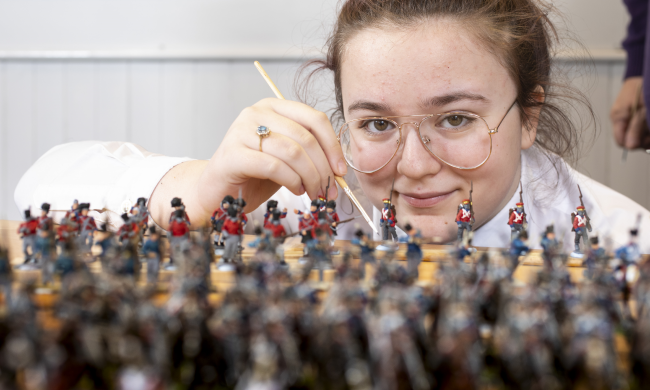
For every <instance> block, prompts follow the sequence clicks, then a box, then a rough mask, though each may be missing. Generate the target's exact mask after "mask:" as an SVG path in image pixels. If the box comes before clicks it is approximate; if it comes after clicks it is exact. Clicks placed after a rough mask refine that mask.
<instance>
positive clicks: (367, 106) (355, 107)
mask: <svg viewBox="0 0 650 390" xmlns="http://www.w3.org/2000/svg"><path fill="white" fill-rule="evenodd" d="M359 110H367V111H375V112H389V111H390V107H389V106H388V105H387V104H384V103H375V102H370V101H367V100H357V101H356V102H354V103H352V104H350V105H349V106H348V112H352V111H359Z"/></svg>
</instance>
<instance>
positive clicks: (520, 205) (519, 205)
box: [516, 202, 524, 207]
mask: <svg viewBox="0 0 650 390" xmlns="http://www.w3.org/2000/svg"><path fill="white" fill-rule="evenodd" d="M516 206H517V207H524V204H523V203H522V202H519V203H517V204H516Z"/></svg>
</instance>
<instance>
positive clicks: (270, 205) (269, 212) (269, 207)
mask: <svg viewBox="0 0 650 390" xmlns="http://www.w3.org/2000/svg"><path fill="white" fill-rule="evenodd" d="M277 208H278V201H277V200H273V199H271V200H269V201H268V202H266V213H265V214H264V226H266V224H267V223H269V221H270V220H271V218H273V215H274V214H273V213H274V212H275V210H277ZM286 217H287V209H286V208H284V209H283V210H282V212H281V213H280V218H281V219H284V218H286Z"/></svg>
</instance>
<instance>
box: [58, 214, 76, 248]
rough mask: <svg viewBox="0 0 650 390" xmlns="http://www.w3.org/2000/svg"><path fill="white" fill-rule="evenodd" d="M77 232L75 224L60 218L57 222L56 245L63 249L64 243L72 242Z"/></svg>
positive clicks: (65, 218)
mask: <svg viewBox="0 0 650 390" xmlns="http://www.w3.org/2000/svg"><path fill="white" fill-rule="evenodd" d="M75 218H76V217H75ZM77 231H78V229H77V223H76V222H74V221H72V220H70V219H68V218H67V217H63V218H61V221H59V227H58V228H57V229H56V237H57V245H59V246H60V247H61V248H63V245H64V244H65V243H66V242H68V241H71V240H73V239H74V238H75V237H76V236H77Z"/></svg>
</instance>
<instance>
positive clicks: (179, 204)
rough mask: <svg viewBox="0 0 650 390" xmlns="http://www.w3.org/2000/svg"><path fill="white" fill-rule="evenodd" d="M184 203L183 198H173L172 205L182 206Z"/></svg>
mask: <svg viewBox="0 0 650 390" xmlns="http://www.w3.org/2000/svg"><path fill="white" fill-rule="evenodd" d="M182 204H183V203H182V202H181V198H174V199H172V207H181V205H182Z"/></svg>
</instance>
